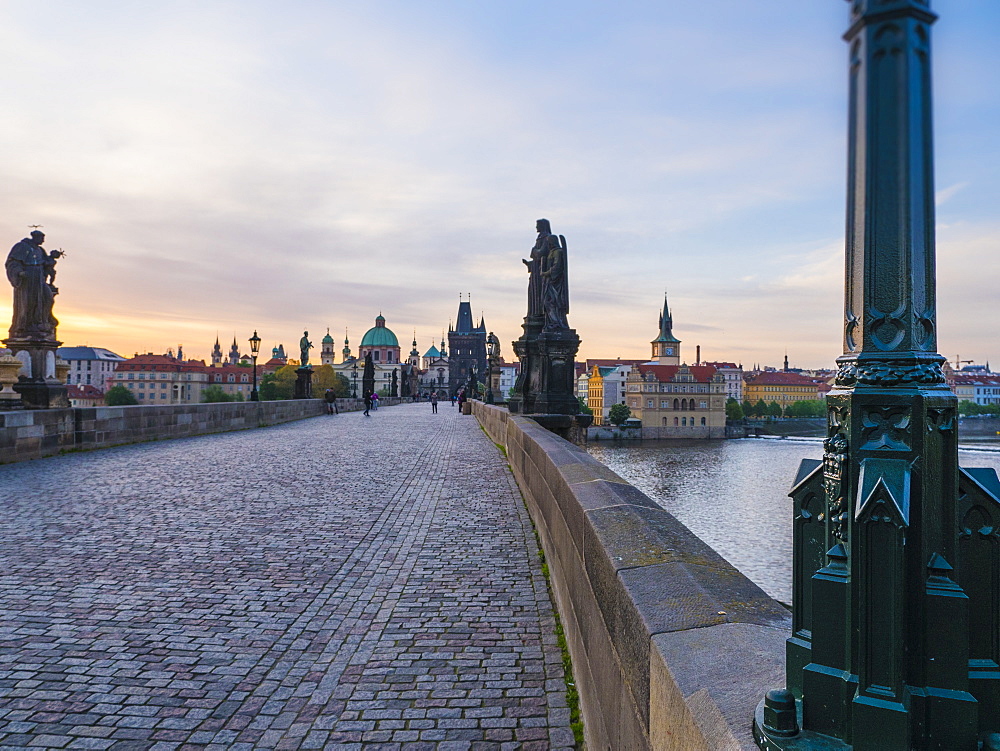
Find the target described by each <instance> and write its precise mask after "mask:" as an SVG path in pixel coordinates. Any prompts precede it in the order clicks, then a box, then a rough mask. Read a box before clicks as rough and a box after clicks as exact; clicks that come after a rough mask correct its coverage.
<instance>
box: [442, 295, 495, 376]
mask: <svg viewBox="0 0 1000 751" xmlns="http://www.w3.org/2000/svg"><path fill="white" fill-rule="evenodd" d="M448 349H449V350H451V357H450V359H449V360H448V366H449V367H448V379H449V384H448V386H449V388H450V390H451V393H452V394H456V393H458V390H459V389H461V388H464V386H465V384H466V382H467V381H468V380H469V371H470V370H471V369H472V368H475V370H476V377H477V378H478V379H480V380H482V379H483V378H484V377H485V373H486V320H485V318H483V317H480V320H479V325H478V326H476V324H475V321H474V320H473V318H472V303H471V302H469V300H462V299H461V296H459V303H458V319H457V320H456V322H455V327H454V328H449V330H448Z"/></svg>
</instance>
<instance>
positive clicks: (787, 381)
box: [747, 370, 823, 386]
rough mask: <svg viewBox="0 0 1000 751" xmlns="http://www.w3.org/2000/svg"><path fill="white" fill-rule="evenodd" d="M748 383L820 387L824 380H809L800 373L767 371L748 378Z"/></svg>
mask: <svg viewBox="0 0 1000 751" xmlns="http://www.w3.org/2000/svg"><path fill="white" fill-rule="evenodd" d="M747 383H752V384H754V385H757V386H818V385H819V384H820V383H823V380H822V379H816V378H809V377H808V376H804V375H799V374H798V373H785V372H783V371H770V370H765V371H764V372H762V373H758V374H757V375H755V376H753V377H751V378H748V379H747Z"/></svg>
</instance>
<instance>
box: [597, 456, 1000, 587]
mask: <svg viewBox="0 0 1000 751" xmlns="http://www.w3.org/2000/svg"><path fill="white" fill-rule="evenodd" d="M963 445H964V444H963ZM587 450H588V451H589V452H590V453H591V454H592V455H593V456H594V457H596V458H597V459H599V460H600V461H602V462H603V463H604V464H606V465H607V466H608V467H610V468H611V469H612V470H614V471H615V472H617V473H618V474H619V475H621V476H622V477H623V478H624V479H626V480H627V481H628V482H630V483H632V484H633V485H635V486H636V487H637V488H639V489H640V490H642V491H643V492H644V493H646V494H647V495H648V496H649V497H650V498H652V499H653V500H654V501H656V502H657V503H658V504H660V505H661V506H662V507H663V508H664V509H666V510H667V511H669V512H670V513H672V514H673V515H674V516H676V517H677V518H678V519H679V520H680V521H681V522H682V523H684V524H685V525H687V527H688V528H690V529H691V531H693V532H694V533H695V534H696V535H698V537H700V538H701V539H702V540H704V541H705V542H707V543H708V544H709V545H711V546H712V547H713V548H715V550H717V551H718V552H719V553H720V554H721V555H722V556H723V557H725V558H726V560H728V561H729V562H730V563H732V564H733V565H734V566H735V567H736V568H738V569H739V570H740V571H742V572H743V573H744V574H746V576H748V577H749V578H750V579H752V580H753V581H754V582H756V583H757V584H758V585H759V586H760V587H761V588H762V589H763V590H764V591H765V592H767V593H768V594H769V595H771V596H772V597H774V598H776V599H778V600H780V601H781V602H785V603H788V602H791V597H792V584H791V580H792V563H791V561H792V501H791V499H790V498H789V497H788V491H789V490H790V488H791V484H792V480H793V479H795V473H796V470H797V469H798V466H799V462H800V461H801V460H802V459H819V458H821V457H822V455H823V442H822V440H821V439H819V438H782V439H777V438H756V439H755V438H744V439H739V440H724V441H704V440H703V441H695V440H691V441H646V442H643V443H641V444H632V445H623V444H611V443H597V442H595V443H591V444H590V445H589V446H588V447H587ZM958 458H959V464H960V465H961V466H963V467H993V468H994V469H996V470H997V471H998V472H1000V442H997V441H989V442H981V443H975V444H971V445H964V448H961V449H960V450H959V457H958Z"/></svg>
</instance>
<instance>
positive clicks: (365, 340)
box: [361, 314, 399, 347]
mask: <svg viewBox="0 0 1000 751" xmlns="http://www.w3.org/2000/svg"><path fill="white" fill-rule="evenodd" d="M361 346H362V347H398V346H399V340H397V339H396V335H395V334H394V333H392V330H391V329H387V328H386V327H385V319H384V318H383V317H382V315H381V314H379V317H378V318H376V319H375V326H374V327H373V328H370V329H368V331H366V332H365V335H364V337H362V339H361Z"/></svg>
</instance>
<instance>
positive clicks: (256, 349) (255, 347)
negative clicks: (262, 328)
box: [250, 329, 260, 402]
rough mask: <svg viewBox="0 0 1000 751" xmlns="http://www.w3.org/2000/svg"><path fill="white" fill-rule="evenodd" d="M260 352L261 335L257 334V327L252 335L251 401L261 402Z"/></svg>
mask: <svg viewBox="0 0 1000 751" xmlns="http://www.w3.org/2000/svg"><path fill="white" fill-rule="evenodd" d="M259 353H260V337H259V336H257V329H254V330H253V336H251V337H250V356H251V358H252V359H253V389H252V390H251V391H250V401H252V402H259V401H260V394H258V393H257V355H258V354H259Z"/></svg>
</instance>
